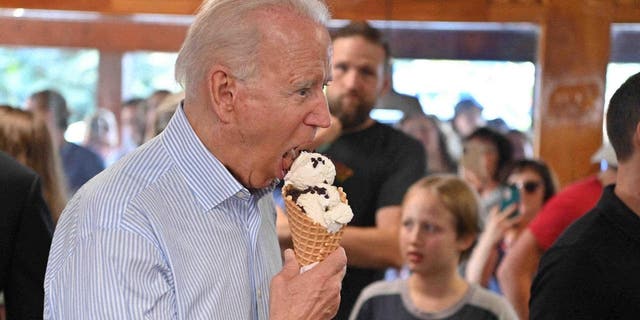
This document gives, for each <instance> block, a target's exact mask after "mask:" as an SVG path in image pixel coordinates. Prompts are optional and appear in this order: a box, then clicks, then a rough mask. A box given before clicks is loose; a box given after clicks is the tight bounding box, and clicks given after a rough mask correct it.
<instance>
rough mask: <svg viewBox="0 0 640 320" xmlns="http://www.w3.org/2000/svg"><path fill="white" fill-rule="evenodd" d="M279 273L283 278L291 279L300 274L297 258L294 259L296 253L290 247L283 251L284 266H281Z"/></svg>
mask: <svg viewBox="0 0 640 320" xmlns="http://www.w3.org/2000/svg"><path fill="white" fill-rule="evenodd" d="M281 274H282V275H283V276H284V277H285V279H291V278H293V277H295V276H297V275H298V274H300V265H299V264H298V260H296V255H295V254H294V253H293V250H291V249H286V250H285V251H284V266H283V267H282V271H281Z"/></svg>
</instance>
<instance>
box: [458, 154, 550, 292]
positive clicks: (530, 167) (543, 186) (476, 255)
mask: <svg viewBox="0 0 640 320" xmlns="http://www.w3.org/2000/svg"><path fill="white" fill-rule="evenodd" d="M506 183H507V184H508V185H509V186H510V187H511V188H509V189H507V190H508V192H505V193H504V194H503V199H502V205H501V206H495V207H493V208H492V209H491V212H490V214H489V217H488V219H487V223H486V225H485V228H484V230H483V232H482V233H481V234H480V237H479V238H478V242H477V243H476V246H475V248H474V249H473V251H472V253H471V257H470V258H469V262H468V264H467V266H466V270H465V277H466V279H467V280H468V281H469V282H471V283H478V284H480V285H482V286H484V287H486V288H489V289H491V290H492V291H495V292H499V293H500V292H501V291H500V286H499V284H498V282H497V280H496V276H495V272H496V270H497V268H498V266H499V264H500V262H501V261H502V258H503V257H504V255H506V254H508V251H509V247H510V246H511V245H512V244H513V243H514V242H515V240H516V239H517V237H518V236H519V235H520V232H522V230H524V228H525V227H526V226H527V224H528V223H529V222H530V221H531V220H532V219H533V217H535V216H536V214H537V213H538V212H539V211H540V209H541V208H542V206H543V205H544V203H546V202H547V201H548V200H549V199H550V198H551V197H552V196H553V195H554V194H555V193H556V190H557V183H556V179H555V177H554V175H553V174H552V172H551V170H550V169H549V167H548V166H547V165H546V164H545V163H544V162H542V161H540V160H531V159H524V160H519V161H516V162H515V163H513V164H512V166H511V167H510V169H509V170H508V175H507V179H506Z"/></svg>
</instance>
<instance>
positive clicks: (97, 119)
mask: <svg viewBox="0 0 640 320" xmlns="http://www.w3.org/2000/svg"><path fill="white" fill-rule="evenodd" d="M84 146H85V147H87V148H89V150H91V151H93V152H95V153H96V154H97V155H98V156H100V158H101V159H102V162H103V163H104V165H105V166H106V167H108V166H110V165H112V164H113V163H114V162H115V161H116V160H118V122H117V121H116V116H115V115H114V114H113V112H111V111H109V110H107V109H104V108H98V110H96V111H95V112H94V113H93V114H92V115H91V116H90V117H89V119H88V120H87V131H85V138H84Z"/></svg>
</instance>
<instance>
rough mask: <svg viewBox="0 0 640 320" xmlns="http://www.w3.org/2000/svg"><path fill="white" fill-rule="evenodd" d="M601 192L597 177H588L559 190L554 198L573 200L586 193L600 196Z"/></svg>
mask: <svg viewBox="0 0 640 320" xmlns="http://www.w3.org/2000/svg"><path fill="white" fill-rule="evenodd" d="M601 192H602V184H601V183H600V181H599V180H598V177H597V176H589V177H587V178H584V179H581V180H578V181H575V182H573V183H571V184H569V185H568V186H566V187H565V188H564V189H562V190H560V192H559V193H558V194H557V195H556V197H554V198H559V199H567V198H569V199H575V198H581V197H584V196H585V195H586V193H588V195H591V193H597V194H600V193H601Z"/></svg>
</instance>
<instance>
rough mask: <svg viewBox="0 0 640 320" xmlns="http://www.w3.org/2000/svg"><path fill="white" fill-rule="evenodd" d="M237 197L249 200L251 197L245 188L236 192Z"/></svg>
mask: <svg viewBox="0 0 640 320" xmlns="http://www.w3.org/2000/svg"><path fill="white" fill-rule="evenodd" d="M236 197H238V198H240V199H242V200H247V199H249V193H248V192H246V191H244V190H241V191H238V192H237V193H236Z"/></svg>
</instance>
